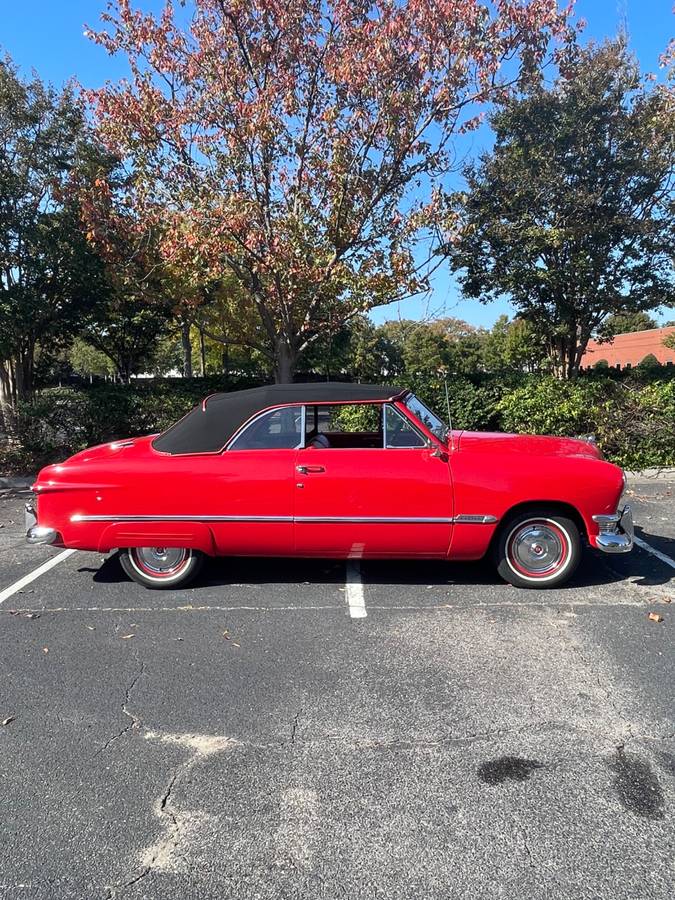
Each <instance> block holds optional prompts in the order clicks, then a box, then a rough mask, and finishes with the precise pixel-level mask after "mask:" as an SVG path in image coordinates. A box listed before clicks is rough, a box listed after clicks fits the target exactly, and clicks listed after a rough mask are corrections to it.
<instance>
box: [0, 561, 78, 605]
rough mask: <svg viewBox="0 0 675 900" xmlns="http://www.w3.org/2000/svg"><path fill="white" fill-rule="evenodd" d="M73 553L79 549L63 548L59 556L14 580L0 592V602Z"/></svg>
mask: <svg viewBox="0 0 675 900" xmlns="http://www.w3.org/2000/svg"><path fill="white" fill-rule="evenodd" d="M73 553H77V550H63V551H62V552H61V553H59V554H58V555H57V556H53V557H52V558H51V559H48V560H47V562H46V563H42V565H41V566H38V567H37V569H33V571H32V572H29V573H28V575H24V576H23V578H19V580H18V581H15V582H14V584H12V585H10V586H9V587H8V588H5V590H4V591H1V592H0V604H1V603H4V602H5V600H8V599H9V598H10V597H11V596H12V594H16V592H17V591H20V590H21V588H24V587H26V585H27V584H30V583H31V581H35V579H36V578H39V577H40V575H44V573H45V572H48V571H49V570H50V569H53V568H54V566H58V564H59V563H60V562H63V560H64V559H67V558H68V557H69V556H72V555H73Z"/></svg>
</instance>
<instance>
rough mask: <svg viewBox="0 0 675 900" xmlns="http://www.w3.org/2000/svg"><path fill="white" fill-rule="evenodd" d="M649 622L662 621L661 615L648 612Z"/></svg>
mask: <svg viewBox="0 0 675 900" xmlns="http://www.w3.org/2000/svg"><path fill="white" fill-rule="evenodd" d="M647 618H648V619H649V621H650V622H663V616H660V615H659V614H658V613H655V612H650V613H649V615H648V616H647Z"/></svg>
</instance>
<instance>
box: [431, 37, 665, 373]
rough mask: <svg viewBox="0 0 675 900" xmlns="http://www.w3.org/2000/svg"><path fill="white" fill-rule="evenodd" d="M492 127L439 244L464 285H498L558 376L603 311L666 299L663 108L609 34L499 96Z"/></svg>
mask: <svg viewBox="0 0 675 900" xmlns="http://www.w3.org/2000/svg"><path fill="white" fill-rule="evenodd" d="M492 124H493V127H494V129H495V146H494V149H493V151H492V152H490V153H486V154H484V155H483V156H482V157H481V159H480V162H479V164H478V165H477V166H474V167H470V168H469V169H468V170H467V171H466V179H467V183H468V190H467V191H466V192H465V193H463V194H461V195H458V196H457V197H456V198H455V205H454V212H455V213H456V214H459V215H460V216H461V218H462V229H461V232H460V236H459V237H458V239H457V240H456V242H454V243H451V244H450V245H449V247H448V254H449V257H450V260H451V262H452V265H453V266H454V268H455V269H457V270H459V271H460V273H461V276H460V280H461V283H462V287H463V291H464V293H465V295H466V296H469V297H477V298H480V299H481V300H482V301H483V302H487V301H489V300H491V299H493V298H496V297H499V296H503V295H506V296H508V297H509V298H510V299H511V301H512V303H513V304H514V305H515V307H516V308H517V310H518V316H519V317H520V318H522V319H525V320H527V321H528V322H530V323H531V324H532V326H533V327H534V328H535V330H536V331H537V332H538V333H540V334H542V335H543V336H545V338H546V340H547V342H548V347H549V355H550V357H551V360H552V362H553V364H554V368H555V372H556V374H558V375H559V377H563V378H566V377H572V376H574V375H575V374H576V373H577V371H578V369H579V364H580V361H581V357H582V355H583V353H584V350H585V348H586V344H587V342H588V340H589V338H590V336H591V335H592V334H593V333H594V332H595V331H596V330H597V329H599V328H600V326H601V325H602V323H603V321H605V319H606V318H607V317H608V316H609V315H610V314H612V313H621V314H625V313H635V312H638V311H642V310H649V309H654V308H656V307H658V306H661V305H663V304H668V303H671V302H672V300H673V296H674V281H673V256H674V254H675V228H674V221H675V220H674V218H673V215H672V212H673V169H674V166H673V163H674V160H675V142H674V141H673V128H674V125H675V110H674V109H673V108H672V107H671V106H670V105H669V104H668V103H667V102H666V98H665V96H664V93H663V92H662V91H661V90H657V89H654V88H649V87H648V86H646V85H645V84H643V83H642V82H641V80H640V76H639V72H638V69H637V66H636V64H635V62H634V60H633V58H632V57H631V56H630V55H629V54H628V53H627V51H626V47H625V44H624V41H623V39H617V40H614V41H611V42H607V43H605V44H603V45H602V46H599V47H596V46H591V47H589V48H587V49H585V50H580V51H578V54H577V56H576V58H575V59H574V60H573V61H570V62H569V63H568V65H567V66H566V67H565V68H564V70H563V71H562V72H561V74H560V76H559V78H558V79H557V81H556V82H555V83H554V84H553V86H552V87H551V88H547V87H546V86H544V85H543V84H542V83H541V82H534V83H533V84H532V85H531V86H530V87H529V88H528V90H527V91H526V92H525V93H524V94H523V95H522V96H520V97H517V98H515V99H513V98H512V99H507V100H506V101H505V102H504V103H501V104H500V105H499V108H498V110H497V112H496V113H495V115H494V116H493V118H492Z"/></svg>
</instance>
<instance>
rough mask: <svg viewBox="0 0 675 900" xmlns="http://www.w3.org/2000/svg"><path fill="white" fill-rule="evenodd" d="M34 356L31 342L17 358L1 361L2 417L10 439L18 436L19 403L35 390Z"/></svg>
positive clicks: (0, 410) (0, 393) (0, 411)
mask: <svg viewBox="0 0 675 900" xmlns="http://www.w3.org/2000/svg"><path fill="white" fill-rule="evenodd" d="M33 356H34V345H33V344H32V342H31V343H29V344H28V346H27V347H26V348H24V350H22V351H20V352H19V354H18V355H17V356H14V357H12V358H10V359H6V360H1V361H0V417H1V419H2V424H3V425H4V430H5V432H6V434H7V436H8V437H9V438H14V437H16V435H17V426H18V422H17V414H18V405H19V402H20V401H21V400H24V399H25V398H26V397H29V396H30V395H31V393H32V390H33Z"/></svg>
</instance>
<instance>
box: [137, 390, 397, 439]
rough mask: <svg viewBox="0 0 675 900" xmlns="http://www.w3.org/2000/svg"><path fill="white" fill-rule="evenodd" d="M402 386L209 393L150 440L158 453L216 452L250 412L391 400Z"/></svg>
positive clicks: (247, 418)
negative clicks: (287, 406)
mask: <svg viewBox="0 0 675 900" xmlns="http://www.w3.org/2000/svg"><path fill="white" fill-rule="evenodd" d="M405 393H406V389H405V388H400V387H391V386H389V387H388V386H386V385H381V384H342V383H340V382H322V383H310V384H271V385H268V386H267V387H259V388H251V389H250V390H247V391H232V392H231V393H229V394H212V395H211V396H210V397H207V398H206V400H204V401H203V402H202V403H200V404H199V406H195V408H194V409H193V410H191V411H190V412H189V413H188V414H187V415H186V416H183V418H182V419H181V420H180V421H178V422H176V424H175V425H172V426H171V427H170V428H168V429H167V430H166V431H165V432H164V433H163V434H160V435H159V437H156V438H155V440H154V441H153V442H152V446H153V447H154V448H155V450H160V451H161V452H162V453H173V454H179V453H217V452H218V451H219V450H222V448H223V447H224V446H225V444H227V442H228V440H229V439H230V438H231V437H232V436H233V435H234V433H235V432H236V431H237V430H238V429H239V428H240V426H241V425H243V424H244V422H247V421H248V420H249V419H250V418H251V416H254V415H255V414H256V413H258V412H261V411H262V410H264V409H267V408H268V407H270V406H283V405H284V404H286V403H359V402H363V401H366V402H367V401H370V402H377V401H380V402H381V401H384V400H393V399H395V398H396V397H400V396H402V395H403V394H405Z"/></svg>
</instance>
